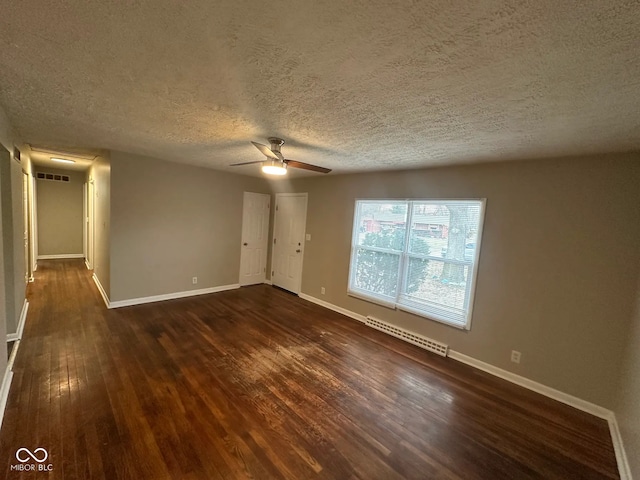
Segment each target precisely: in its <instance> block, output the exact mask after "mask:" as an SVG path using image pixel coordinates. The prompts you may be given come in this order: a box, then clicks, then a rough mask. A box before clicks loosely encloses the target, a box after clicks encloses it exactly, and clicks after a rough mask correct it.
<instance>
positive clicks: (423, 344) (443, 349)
mask: <svg viewBox="0 0 640 480" xmlns="http://www.w3.org/2000/svg"><path fill="white" fill-rule="evenodd" d="M366 324H367V325H369V326H370V327H372V328H375V329H376V330H380V331H381V332H385V333H388V334H389V335H393V336H394V337H396V338H399V339H401V340H404V341H405V342H409V343H412V344H413V345H416V346H418V347H420V348H424V349H425V350H429V351H430V352H433V353H436V354H438V355H440V356H442V357H446V356H447V351H448V350H449V346H448V345H445V344H444V343H440V342H436V341H435V340H431V339H430V338H427V337H423V336H422V335H418V334H416V333H412V332H409V331H408V330H405V329H403V328H398V327H396V326H394V325H391V324H389V323H387V322H383V321H382V320H379V319H377V318H375V317H367V321H366Z"/></svg>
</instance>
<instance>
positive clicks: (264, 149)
mask: <svg viewBox="0 0 640 480" xmlns="http://www.w3.org/2000/svg"><path fill="white" fill-rule="evenodd" d="M251 143H253V146H254V147H256V148H257V149H258V150H260V151H261V152H262V154H263V155H266V156H267V157H269V158H273V159H275V160H280V157H278V155H276V154H275V153H273V152H272V151H271V149H270V148H269V147H267V146H266V145H262V144H261V143H256V142H251Z"/></svg>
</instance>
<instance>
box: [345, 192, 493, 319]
mask: <svg viewBox="0 0 640 480" xmlns="http://www.w3.org/2000/svg"><path fill="white" fill-rule="evenodd" d="M484 203H485V202H484V200H402V201H398V200H357V201H356V208H355V215H354V222H353V240H352V243H351V265H350V269H349V270H350V271H349V293H350V294H351V295H353V296H356V297H360V298H363V299H365V300H370V301H373V302H375V303H379V304H382V305H385V306H388V307H390V308H398V309H400V310H405V311H408V312H411V313H415V314H417V315H421V316H424V317H427V318H431V319H434V320H438V321H440V322H444V323H447V324H450V325H454V326H457V327H460V328H467V329H468V328H469V326H470V322H471V309H472V306H473V292H474V289H475V277H476V271H477V268H476V267H477V261H478V255H479V252H480V237H481V229H482V220H483V215H484Z"/></svg>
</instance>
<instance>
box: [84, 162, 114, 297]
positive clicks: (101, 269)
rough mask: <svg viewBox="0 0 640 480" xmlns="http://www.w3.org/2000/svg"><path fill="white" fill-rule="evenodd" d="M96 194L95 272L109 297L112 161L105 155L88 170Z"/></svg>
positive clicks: (89, 179) (88, 179)
mask: <svg viewBox="0 0 640 480" xmlns="http://www.w3.org/2000/svg"><path fill="white" fill-rule="evenodd" d="M87 181H89V182H93V186H94V191H95V193H94V195H95V207H94V209H95V219H94V235H95V239H94V252H93V273H94V275H95V276H96V277H97V278H98V280H99V281H100V284H101V285H102V288H104V290H105V293H106V294H107V296H108V297H110V295H111V161H110V158H109V156H107V155H103V156H100V157H98V158H97V159H96V160H94V161H93V164H92V165H91V168H90V169H89V171H88V172H87Z"/></svg>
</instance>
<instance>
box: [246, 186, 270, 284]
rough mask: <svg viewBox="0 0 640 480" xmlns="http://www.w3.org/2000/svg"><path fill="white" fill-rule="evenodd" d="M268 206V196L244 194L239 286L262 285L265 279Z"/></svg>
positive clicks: (267, 244) (267, 245)
mask: <svg viewBox="0 0 640 480" xmlns="http://www.w3.org/2000/svg"><path fill="white" fill-rule="evenodd" d="M270 205H271V196H270V195H265V194H262V193H251V192H244V198H243V202H242V247H241V252H240V285H241V286H243V287H244V286H246V285H255V284H258V283H264V281H265V280H266V278H267V277H266V275H267V249H268V247H269V243H268V237H269V207H270Z"/></svg>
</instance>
